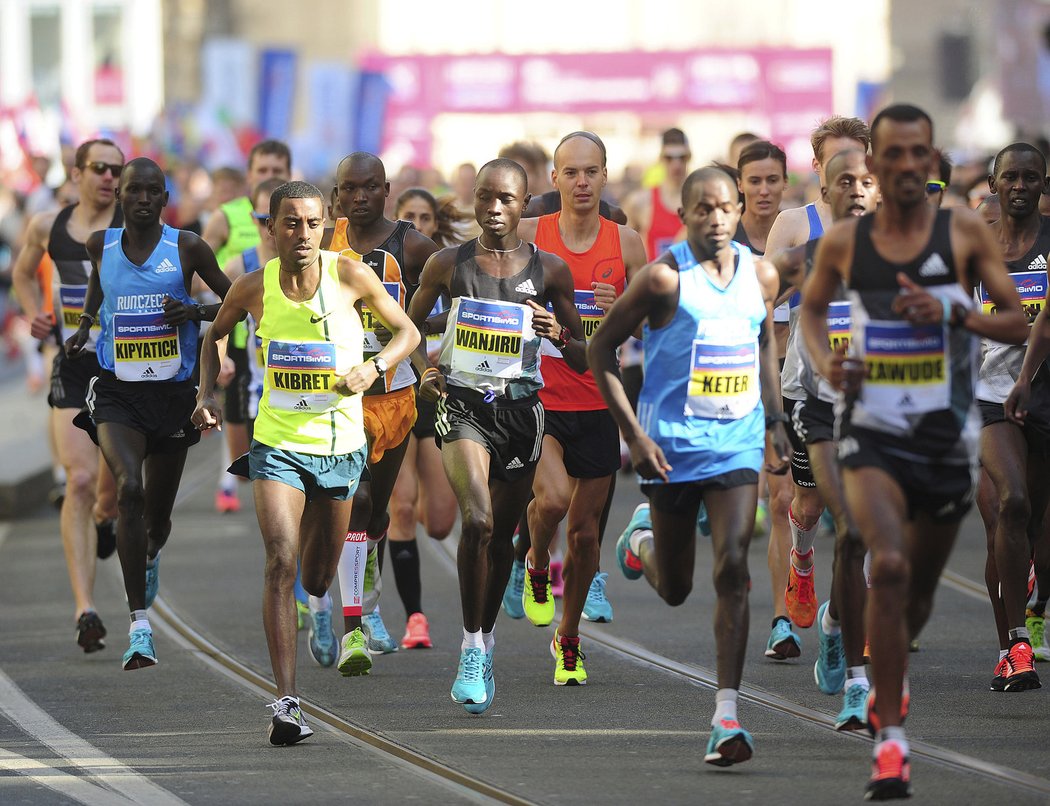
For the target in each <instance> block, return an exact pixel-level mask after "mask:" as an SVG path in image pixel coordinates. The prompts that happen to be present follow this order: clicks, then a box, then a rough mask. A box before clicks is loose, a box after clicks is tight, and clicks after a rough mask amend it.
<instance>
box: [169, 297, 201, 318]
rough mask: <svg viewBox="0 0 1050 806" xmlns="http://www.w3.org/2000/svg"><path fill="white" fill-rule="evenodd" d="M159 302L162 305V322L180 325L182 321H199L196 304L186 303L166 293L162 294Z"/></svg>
mask: <svg viewBox="0 0 1050 806" xmlns="http://www.w3.org/2000/svg"><path fill="white" fill-rule="evenodd" d="M161 303H162V304H163V306H164V324H167V325H181V324H182V323H183V322H196V321H199V320H198V319H197V306H196V305H187V304H186V303H184V302H179V301H178V300H177V299H175V298H174V297H169V296H167V295H165V296H164V299H163V300H162V301H161Z"/></svg>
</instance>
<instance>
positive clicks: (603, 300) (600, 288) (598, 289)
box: [591, 283, 616, 311]
mask: <svg viewBox="0 0 1050 806" xmlns="http://www.w3.org/2000/svg"><path fill="white" fill-rule="evenodd" d="M591 288H592V289H593V290H594V304H595V305H597V306H598V307H599V308H601V309H602V310H603V311H607V310H609V309H610V308H611V307H612V304H613V303H614V302H616V286H614V285H612V283H591Z"/></svg>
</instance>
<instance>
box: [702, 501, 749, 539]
mask: <svg viewBox="0 0 1050 806" xmlns="http://www.w3.org/2000/svg"><path fill="white" fill-rule="evenodd" d="M755 521H756V522H757V521H758V513H757V512H756V513H755ZM696 528H697V529H699V530H700V534H702V535H703V536H704V537H710V536H711V519H710V518H708V517H707V507H705V506H704V502H703V501H701V502H700V509H699V511H698V512H697V513H696Z"/></svg>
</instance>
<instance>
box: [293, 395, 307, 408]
mask: <svg viewBox="0 0 1050 806" xmlns="http://www.w3.org/2000/svg"><path fill="white" fill-rule="evenodd" d="M292 408H293V409H295V410H296V411H309V410H310V404H309V403H307V402H306V400H305V399H303V398H299V402H298V403H296V404H295V405H294V406H292Z"/></svg>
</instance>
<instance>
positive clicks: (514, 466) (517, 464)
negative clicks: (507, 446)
mask: <svg viewBox="0 0 1050 806" xmlns="http://www.w3.org/2000/svg"><path fill="white" fill-rule="evenodd" d="M523 467H525V465H524V464H523V463H522V461H521V459H519V458H518V457H517V456H515V457H514V458H513V459H511V460H510V461H509V462H507V470H521V468H523Z"/></svg>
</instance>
